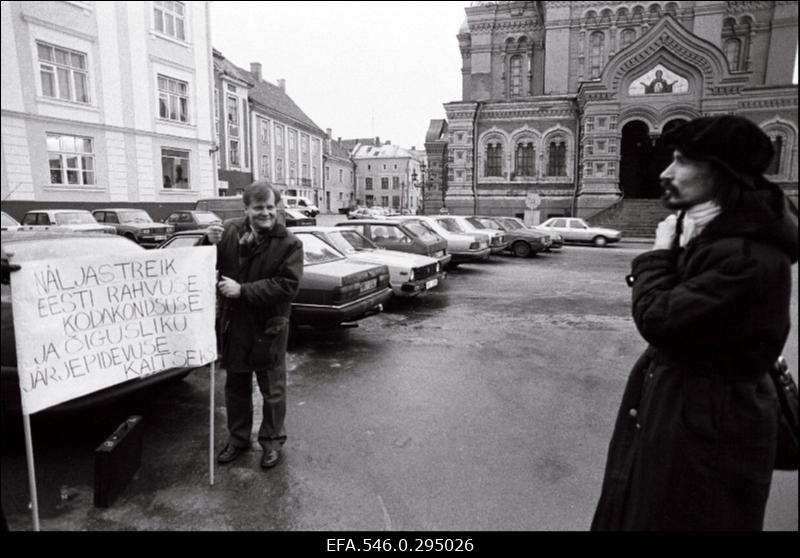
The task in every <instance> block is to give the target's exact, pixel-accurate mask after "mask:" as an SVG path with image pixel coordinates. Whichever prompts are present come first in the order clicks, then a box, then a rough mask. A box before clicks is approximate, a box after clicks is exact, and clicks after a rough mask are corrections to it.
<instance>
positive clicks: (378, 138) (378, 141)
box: [375, 136, 381, 147]
mask: <svg viewBox="0 0 800 558" xmlns="http://www.w3.org/2000/svg"><path fill="white" fill-rule="evenodd" d="M380 144H381V138H380V136H375V146H376V147H379V146H380Z"/></svg>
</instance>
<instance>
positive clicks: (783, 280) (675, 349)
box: [592, 115, 798, 531]
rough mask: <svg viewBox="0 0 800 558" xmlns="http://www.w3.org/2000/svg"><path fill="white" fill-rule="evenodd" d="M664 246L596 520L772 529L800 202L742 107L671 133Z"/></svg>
mask: <svg viewBox="0 0 800 558" xmlns="http://www.w3.org/2000/svg"><path fill="white" fill-rule="evenodd" d="M663 140H664V142H665V144H666V145H669V146H670V147H671V148H673V149H674V151H673V161H672V163H671V164H670V165H669V166H668V167H667V169H666V170H664V172H663V173H662V174H661V180H662V186H663V188H664V196H663V198H662V200H663V202H664V204H665V205H666V206H667V207H669V208H671V209H675V210H677V211H678V212H679V213H678V215H677V216H676V215H673V216H670V217H668V218H667V219H665V220H664V221H663V222H661V223H660V224H659V225H658V229H657V231H656V239H655V244H654V246H653V249H652V250H651V251H648V252H646V253H644V254H641V255H640V256H638V257H637V258H635V259H634V260H633V263H632V271H631V275H629V276H628V278H627V279H628V284H629V285H631V287H632V288H633V306H632V308H633V318H634V321H635V323H636V327H637V328H638V330H639V332H640V334H641V335H642V337H643V338H644V339H645V340H646V341H647V342H648V343H649V346H648V348H647V350H646V351H645V352H644V354H643V355H642V356H641V357H640V358H639V360H638V361H637V362H636V364H635V365H634V367H633V370H632V371H631V373H630V376H629V379H628V383H627V386H626V388H625V392H624V395H623V397H622V405H621V407H620V410H619V413H618V415H617V419H616V424H615V427H614V433H613V436H612V438H611V443H610V445H609V450H608V461H607V463H606V471H605V478H604V480H603V487H602V493H601V496H600V501H599V503H598V506H597V509H596V511H595V515H594V520H593V521H592V529H593V530H671V531H675V530H760V529H762V527H763V520H764V509H765V506H766V503H767V496H768V495H769V487H770V482H771V480H772V471H773V467H774V465H775V451H776V440H777V430H778V416H779V415H778V413H779V412H780V411H779V405H778V400H777V397H776V392H775V388H774V386H773V384H772V381H771V379H770V377H769V374H768V371H769V369H770V367H771V366H772V364H773V363H774V362H775V360H776V358H777V357H778V356H779V355H780V354H781V351H782V349H783V346H784V343H785V342H786V338H787V336H788V334H789V329H790V316H789V302H790V297H791V288H792V271H791V267H792V264H793V263H795V262H796V261H797V255H798V228H797V210H796V208H795V207H794V206H793V205H792V204H791V202H790V201H789V200H788V199H787V198H786V196H785V195H784V193H783V191H782V190H781V189H780V188H779V187H778V186H776V185H775V184H772V183H771V182H769V181H767V180H766V179H764V178H763V176H762V174H763V172H764V171H765V170H766V168H767V166H768V164H769V162H770V160H771V158H772V156H773V149H772V145H771V143H770V141H769V138H768V137H767V136H766V135H765V134H764V133H763V132H762V131H761V129H760V128H759V127H758V126H756V125H755V124H754V123H752V122H750V121H749V120H747V119H745V118H741V117H737V116H727V115H726V116H715V117H703V118H698V119H695V120H692V121H691V122H687V123H685V124H683V125H681V126H679V127H677V128H676V129H674V130H672V131H671V132H668V133H667V134H665V135H664V137H663Z"/></svg>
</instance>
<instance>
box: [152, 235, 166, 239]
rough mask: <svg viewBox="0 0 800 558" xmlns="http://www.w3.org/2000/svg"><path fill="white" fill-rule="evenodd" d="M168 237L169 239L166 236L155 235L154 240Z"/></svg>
mask: <svg viewBox="0 0 800 558" xmlns="http://www.w3.org/2000/svg"><path fill="white" fill-rule="evenodd" d="M166 239H167V237H166V236H154V237H153V240H166Z"/></svg>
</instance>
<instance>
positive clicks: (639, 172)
mask: <svg viewBox="0 0 800 558" xmlns="http://www.w3.org/2000/svg"><path fill="white" fill-rule="evenodd" d="M682 122H685V120H683V119H680V118H676V119H674V120H670V121H669V122H667V123H666V124H665V125H664V126H663V127H662V133H665V132H668V131H669V130H671V129H672V128H674V127H675V126H677V125H678V124H680V123H682ZM671 161H672V151H671V150H670V149H669V148H667V147H666V146H665V145H664V144H663V143H662V142H661V138H660V137H657V136H655V135H653V134H651V133H650V127H649V126H648V125H647V123H645V122H643V121H641V120H633V121H631V122H628V123H627V124H625V126H623V127H622V144H621V149H620V174H619V186H620V189H621V190H622V192H623V194H624V196H625V197H626V198H635V199H655V198H660V197H661V194H662V190H661V186H660V183H659V178H658V176H659V175H660V174H661V172H662V171H663V170H664V169H665V168H667V166H668V165H669V164H670V162H671Z"/></svg>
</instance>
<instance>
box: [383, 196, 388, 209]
mask: <svg viewBox="0 0 800 558" xmlns="http://www.w3.org/2000/svg"><path fill="white" fill-rule="evenodd" d="M381 205H382V206H383V207H389V196H381Z"/></svg>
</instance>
